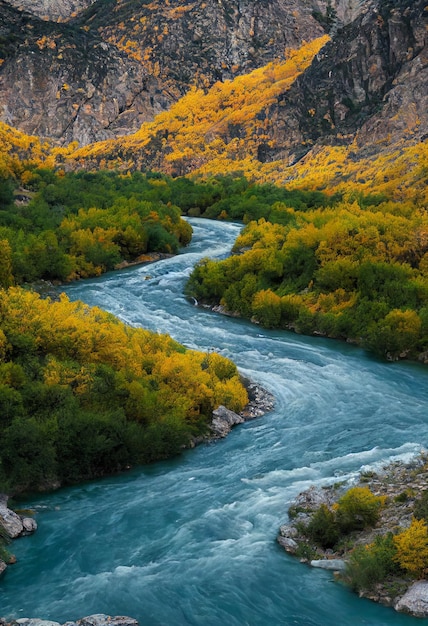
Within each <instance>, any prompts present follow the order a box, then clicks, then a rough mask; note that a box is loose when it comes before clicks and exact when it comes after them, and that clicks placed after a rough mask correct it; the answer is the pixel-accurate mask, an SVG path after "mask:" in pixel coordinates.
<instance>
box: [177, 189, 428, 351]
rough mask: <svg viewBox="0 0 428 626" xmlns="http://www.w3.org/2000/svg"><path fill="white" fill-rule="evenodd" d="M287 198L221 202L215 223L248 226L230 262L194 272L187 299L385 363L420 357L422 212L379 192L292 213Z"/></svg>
mask: <svg viewBox="0 0 428 626" xmlns="http://www.w3.org/2000/svg"><path fill="white" fill-rule="evenodd" d="M289 193H290V199H287V198H285V199H284V200H283V201H279V202H275V203H274V204H272V205H271V206H270V207H267V206H266V205H265V206H263V207H262V204H263V203H262V202H261V200H260V198H258V197H257V195H255V196H254V197H248V195H247V197H246V198H245V199H244V201H243V203H242V204H243V205H244V207H245V208H243V206H242V205H241V206H239V203H238V204H237V205H234V204H233V203H230V204H229V205H228V206H227V203H225V204H224V213H223V215H222V217H233V218H237V217H238V215H242V213H244V211H245V213H244V217H245V219H246V220H248V219H253V220H254V221H251V222H249V223H248V224H247V226H246V228H245V229H244V230H243V232H242V233H241V235H240V237H239V238H238V239H237V241H236V243H235V246H234V252H235V255H233V256H232V257H230V258H228V259H226V260H223V261H220V262H218V261H209V260H204V261H202V262H201V263H200V264H199V265H198V266H197V267H196V268H195V270H194V272H193V274H192V276H191V278H190V281H189V283H188V286H187V292H188V293H189V295H191V296H193V297H195V298H196V299H197V300H198V301H203V302H208V303H211V304H214V303H216V304H217V303H221V304H222V305H224V306H225V307H226V308H227V309H228V310H230V311H234V312H237V313H239V314H240V315H242V316H244V317H247V318H251V319H253V320H254V321H257V322H258V323H260V324H261V325H263V326H265V327H267V328H292V329H295V330H297V331H298V332H302V333H306V334H311V333H317V334H321V335H324V336H328V337H336V338H351V339H353V340H354V341H355V342H357V343H362V344H363V345H365V346H367V347H368V348H369V349H371V350H373V351H374V352H375V353H377V354H379V355H381V356H384V357H387V358H391V359H394V358H397V357H398V356H399V355H411V356H414V355H416V354H418V353H420V352H424V351H426V350H427V349H428V218H427V215H426V212H425V211H424V210H422V209H419V208H418V207H417V206H415V205H414V204H412V203H411V202H402V203H396V202H390V201H387V200H386V198H385V197H383V196H381V195H367V196H364V195H362V194H354V195H353V196H352V195H349V196H348V197H347V198H346V199H343V200H342V201H338V197H336V198H331V200H330V202H331V206H326V197H325V196H323V195H322V194H320V193H319V192H318V195H317V194H314V196H313V204H312V205H311V204H310V202H308V199H310V198H311V196H310V195H309V194H306V205H305V204H302V205H300V206H299V205H297V208H296V204H294V206H293V198H292V196H291V193H292V192H289ZM302 198H303V196H302ZM327 202H328V201H327ZM257 205H259V206H257ZM254 206H256V209H255V210H254ZM238 207H239V208H238ZM259 207H260V213H258V209H259ZM210 211H212V208H211V209H209V210H208V213H209V212H210ZM261 213H264V217H260V214H261Z"/></svg>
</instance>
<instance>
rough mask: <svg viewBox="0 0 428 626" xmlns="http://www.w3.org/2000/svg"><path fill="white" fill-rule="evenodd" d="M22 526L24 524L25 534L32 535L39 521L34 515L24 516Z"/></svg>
mask: <svg viewBox="0 0 428 626" xmlns="http://www.w3.org/2000/svg"><path fill="white" fill-rule="evenodd" d="M22 526H23V531H22V534H23V535H32V534H33V533H35V532H36V530H37V522H36V520H35V519H33V518H32V517H23V518H22Z"/></svg>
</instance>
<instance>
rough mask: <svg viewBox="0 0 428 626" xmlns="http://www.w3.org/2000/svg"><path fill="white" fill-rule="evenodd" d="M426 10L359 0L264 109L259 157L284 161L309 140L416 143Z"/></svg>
mask: <svg viewBox="0 0 428 626" xmlns="http://www.w3.org/2000/svg"><path fill="white" fill-rule="evenodd" d="M426 18H427V14H426V11H425V2H424V1H423V0H397V1H396V2H394V3H390V2H383V1H381V0H371V1H370V2H366V3H365V4H364V6H363V8H362V9H361V13H360V14H359V16H358V17H357V19H355V20H354V21H353V22H352V23H350V24H348V25H347V26H345V27H343V28H341V29H339V30H338V32H337V34H336V35H335V36H334V38H333V40H332V42H331V43H330V44H327V46H325V47H324V48H323V49H322V51H321V52H320V53H319V54H318V55H317V58H316V59H315V60H314V62H313V63H312V65H311V67H310V68H309V69H308V70H307V71H306V72H305V73H304V74H303V75H302V76H301V77H300V78H299V79H298V80H297V81H296V83H295V84H294V85H293V86H292V87H291V89H290V90H289V91H288V92H287V93H285V94H284V95H283V97H282V98H280V99H279V101H278V103H276V104H274V105H272V107H271V108H270V110H269V111H268V112H267V117H268V119H271V120H272V124H271V125H270V130H269V132H270V138H269V143H270V145H272V146H273V147H268V146H267V145H266V146H265V149H264V150H261V151H260V152H261V154H262V160H264V161H271V160H276V159H279V158H280V159H285V160H286V161H288V162H290V163H292V162H294V161H296V160H297V159H299V158H300V157H301V156H303V155H304V154H305V153H306V152H307V151H308V150H309V148H310V147H312V146H313V145H314V144H315V143H321V144H323V143H332V144H334V143H336V144H340V143H348V142H350V141H352V140H353V139H354V138H356V140H357V144H358V145H359V146H360V147H362V146H364V145H365V144H369V145H370V146H371V147H372V149H373V145H374V144H375V143H376V142H377V143H379V142H385V143H386V144H392V143H394V142H397V141H399V140H401V139H403V138H405V139H406V140H407V141H420V140H422V139H423V138H424V134H425V133H426V129H427V126H428V90H427V88H426V85H427V84H428V80H427V79H428V52H427V29H426Z"/></svg>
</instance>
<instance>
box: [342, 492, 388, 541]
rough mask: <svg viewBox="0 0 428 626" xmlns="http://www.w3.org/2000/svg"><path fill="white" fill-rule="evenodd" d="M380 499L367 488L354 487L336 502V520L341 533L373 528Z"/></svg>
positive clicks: (380, 505)
mask: <svg viewBox="0 0 428 626" xmlns="http://www.w3.org/2000/svg"><path fill="white" fill-rule="evenodd" d="M381 507H382V498H380V497H378V496H375V495H374V494H373V493H372V492H371V491H370V489H369V488H368V487H354V488H353V489H350V490H349V491H347V492H346V493H345V494H344V495H343V496H342V497H341V498H340V500H339V501H338V506H337V513H336V520H337V523H338V525H339V529H340V531H341V532H342V533H344V534H347V533H350V532H352V531H354V530H363V529H364V528H367V527H368V526H374V525H375V524H376V522H377V521H378V519H379V514H380V509H381Z"/></svg>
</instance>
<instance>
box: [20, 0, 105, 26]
mask: <svg viewBox="0 0 428 626" xmlns="http://www.w3.org/2000/svg"><path fill="white" fill-rule="evenodd" d="M94 2H95V0H38V2H33V0H9V4H11V5H12V6H14V7H15V8H16V9H19V10H21V11H28V12H29V13H32V14H33V15H37V17H41V18H42V19H45V20H53V21H58V22H61V21H66V20H69V19H70V17H73V16H74V17H75V16H76V14H77V13H79V12H80V11H83V9H86V8H87V7H88V6H90V5H91V4H93V3H94Z"/></svg>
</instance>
